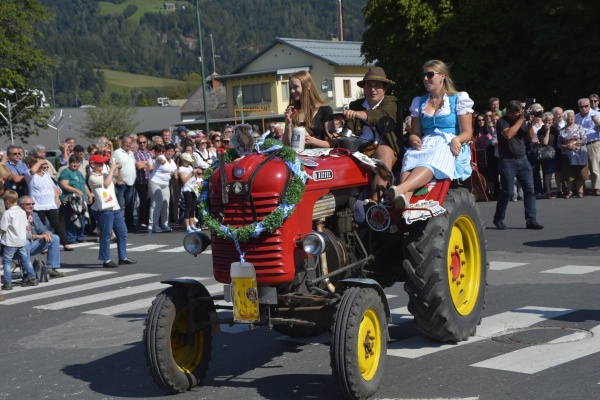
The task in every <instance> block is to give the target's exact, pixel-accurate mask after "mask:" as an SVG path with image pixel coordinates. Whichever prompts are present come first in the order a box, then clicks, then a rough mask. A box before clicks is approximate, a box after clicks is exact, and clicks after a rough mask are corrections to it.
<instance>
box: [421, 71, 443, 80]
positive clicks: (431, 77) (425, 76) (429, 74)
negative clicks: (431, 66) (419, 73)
mask: <svg viewBox="0 0 600 400" xmlns="http://www.w3.org/2000/svg"><path fill="white" fill-rule="evenodd" d="M436 75H439V72H433V71H429V72H423V78H427V79H433V77H434V76H436Z"/></svg>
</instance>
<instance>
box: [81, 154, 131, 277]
mask: <svg viewBox="0 0 600 400" xmlns="http://www.w3.org/2000/svg"><path fill="white" fill-rule="evenodd" d="M105 163H106V159H105V158H104V157H102V156H101V155H99V154H94V155H93V156H91V157H90V166H91V167H92V173H91V174H90V177H89V178H88V185H89V187H90V189H91V191H92V193H93V194H94V203H93V204H92V206H91V210H92V212H93V213H94V214H95V217H96V220H97V221H98V225H99V227H100V250H99V254H98V259H99V260H101V261H102V266H103V267H104V268H116V267H118V266H119V265H128V264H135V263H137V261H134V260H131V259H130V258H128V257H127V227H126V226H125V220H124V219H123V215H122V214H121V208H120V207H119V203H118V202H114V203H115V204H114V206H112V207H108V208H105V209H102V205H101V200H100V198H99V197H98V196H97V195H96V194H97V192H101V191H106V192H107V193H108V197H109V198H110V197H112V198H116V197H117V195H116V193H115V184H114V183H113V178H114V176H115V175H120V174H121V169H120V168H121V164H119V162H118V161H114V162H112V163H111V164H110V167H109V169H108V172H105V170H104V164H105ZM117 179H119V178H117ZM97 189H100V190H97ZM113 231H114V232H115V235H116V238H117V251H118V253H119V262H118V264H117V263H115V262H114V261H112V259H111V257H110V235H111V232H113Z"/></svg>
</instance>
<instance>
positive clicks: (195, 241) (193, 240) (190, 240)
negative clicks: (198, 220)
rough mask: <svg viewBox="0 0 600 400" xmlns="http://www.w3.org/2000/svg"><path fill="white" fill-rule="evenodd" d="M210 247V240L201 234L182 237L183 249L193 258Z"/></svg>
mask: <svg viewBox="0 0 600 400" xmlns="http://www.w3.org/2000/svg"><path fill="white" fill-rule="evenodd" d="M208 246H210V238H209V237H208V236H207V235H206V234H204V233H202V232H193V233H188V234H187V235H185V236H184V237H183V248H184V249H185V251H187V252H188V253H190V254H191V255H193V256H197V255H198V254H200V253H202V252H203V251H204V250H206V248H207V247H208Z"/></svg>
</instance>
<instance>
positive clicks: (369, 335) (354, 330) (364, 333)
mask: <svg viewBox="0 0 600 400" xmlns="http://www.w3.org/2000/svg"><path fill="white" fill-rule="evenodd" d="M386 353H387V320H386V315H385V310H384V306H383V302H382V299H381V298H380V297H379V294H378V293H377V291H376V290H374V289H371V288H358V287H351V288H349V289H347V290H346V291H345V292H344V294H343V295H342V298H341V299H340V301H339V302H338V304H337V309H336V313H335V316H334V319H333V325H332V329H331V348H330V357H331V369H332V371H333V375H334V377H335V380H336V383H337V386H338V388H339V389H340V391H341V392H342V394H343V396H344V397H345V398H346V399H366V398H369V397H371V396H372V395H373V394H375V392H377V390H378V389H379V385H380V384H381V380H382V378H383V370H384V365H385V356H386Z"/></svg>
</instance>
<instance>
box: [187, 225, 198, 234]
mask: <svg viewBox="0 0 600 400" xmlns="http://www.w3.org/2000/svg"><path fill="white" fill-rule="evenodd" d="M186 232H187V233H194V232H196V230H195V229H194V227H192V226H188V227H187V229H186Z"/></svg>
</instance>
